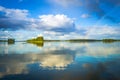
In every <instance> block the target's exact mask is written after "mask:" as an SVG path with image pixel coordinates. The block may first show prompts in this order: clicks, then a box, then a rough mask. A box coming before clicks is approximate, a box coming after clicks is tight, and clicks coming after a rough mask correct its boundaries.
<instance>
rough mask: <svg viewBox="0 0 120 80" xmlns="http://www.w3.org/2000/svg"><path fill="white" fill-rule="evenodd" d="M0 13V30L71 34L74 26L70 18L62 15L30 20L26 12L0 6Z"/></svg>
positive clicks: (43, 16)
mask: <svg viewBox="0 0 120 80" xmlns="http://www.w3.org/2000/svg"><path fill="white" fill-rule="evenodd" d="M0 12H1V13H3V15H0V16H2V18H0V28H3V29H10V30H18V29H29V30H35V29H37V30H43V31H44V30H45V31H46V30H47V31H55V32H71V31H74V30H75V24H74V21H73V19H72V18H69V17H67V16H66V15H64V14H56V15H52V14H50V15H49V14H48V15H40V16H39V17H38V18H30V17H29V11H28V10H21V9H7V8H5V7H2V6H0ZM3 16H4V17H3Z"/></svg>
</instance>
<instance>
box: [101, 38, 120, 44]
mask: <svg viewBox="0 0 120 80" xmlns="http://www.w3.org/2000/svg"><path fill="white" fill-rule="evenodd" d="M102 41H103V42H104V43H112V42H115V41H120V40H116V39H103V40H102Z"/></svg>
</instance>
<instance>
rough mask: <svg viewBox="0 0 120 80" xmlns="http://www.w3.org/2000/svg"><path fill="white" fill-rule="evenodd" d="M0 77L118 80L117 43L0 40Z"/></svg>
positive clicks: (119, 55) (15, 79) (1, 79)
mask: <svg viewBox="0 0 120 80" xmlns="http://www.w3.org/2000/svg"><path fill="white" fill-rule="evenodd" d="M0 80H120V42H113V43H102V42H45V43H44V44H30V43H26V42H15V44H8V43H7V42H0Z"/></svg>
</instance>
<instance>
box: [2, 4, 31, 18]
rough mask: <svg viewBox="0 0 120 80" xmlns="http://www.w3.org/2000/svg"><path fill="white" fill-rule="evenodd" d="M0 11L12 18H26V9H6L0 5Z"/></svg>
mask: <svg viewBox="0 0 120 80" xmlns="http://www.w3.org/2000/svg"><path fill="white" fill-rule="evenodd" d="M0 11H1V12H5V16H6V17H9V18H12V19H17V20H18V19H20V20H21V19H22V20H23V19H26V18H27V16H28V14H29V13H28V10H21V9H8V8H5V7H2V6H0Z"/></svg>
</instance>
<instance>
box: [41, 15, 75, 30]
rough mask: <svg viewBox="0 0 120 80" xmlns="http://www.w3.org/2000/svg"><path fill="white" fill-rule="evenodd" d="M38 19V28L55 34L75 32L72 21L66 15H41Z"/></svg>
mask: <svg viewBox="0 0 120 80" xmlns="http://www.w3.org/2000/svg"><path fill="white" fill-rule="evenodd" d="M39 18H40V21H39V24H40V26H41V27H40V28H43V29H45V30H50V31H51V30H53V31H56V32H71V31H74V30H75V24H74V21H73V20H72V19H71V18H68V17H67V16H66V15H63V14H57V15H41V16H39Z"/></svg>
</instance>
